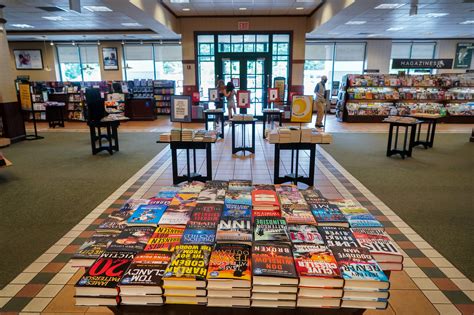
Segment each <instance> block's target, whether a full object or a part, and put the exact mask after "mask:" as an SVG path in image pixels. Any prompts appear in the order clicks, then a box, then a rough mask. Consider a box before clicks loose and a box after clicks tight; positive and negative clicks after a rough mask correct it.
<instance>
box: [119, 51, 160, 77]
mask: <svg viewBox="0 0 474 315" xmlns="http://www.w3.org/2000/svg"><path fill="white" fill-rule="evenodd" d="M124 55H125V78H126V80H136V79H138V80H140V79H152V80H153V79H155V69H154V63H153V46H152V45H151V44H149V45H125V46H124Z"/></svg>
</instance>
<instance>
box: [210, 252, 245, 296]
mask: <svg viewBox="0 0 474 315" xmlns="http://www.w3.org/2000/svg"><path fill="white" fill-rule="evenodd" d="M251 249H252V248H251V246H250V245H246V244H226V243H222V244H216V247H215V248H214V250H213V251H212V254H211V258H210V261H209V268H208V272H207V280H208V281H213V280H228V279H233V280H242V281H245V282H246V283H247V284H243V285H239V287H250V286H251V281H252V273H251V269H250V256H251V255H250V253H251ZM231 287H232V286H231Z"/></svg>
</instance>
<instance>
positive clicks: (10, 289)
mask: <svg viewBox="0 0 474 315" xmlns="http://www.w3.org/2000/svg"><path fill="white" fill-rule="evenodd" d="M24 286H25V285H24V284H7V285H6V286H5V287H4V288H3V289H1V290H0V297H12V296H15V294H17V293H18V292H19V291H20V290H21V289H22V288H23V287H24Z"/></svg>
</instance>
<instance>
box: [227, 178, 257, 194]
mask: <svg viewBox="0 0 474 315" xmlns="http://www.w3.org/2000/svg"><path fill="white" fill-rule="evenodd" d="M252 189H253V188H252V181H251V180H245V179H242V180H240V179H232V180H230V181H229V186H228V188H227V190H228V191H247V192H251V191H252Z"/></svg>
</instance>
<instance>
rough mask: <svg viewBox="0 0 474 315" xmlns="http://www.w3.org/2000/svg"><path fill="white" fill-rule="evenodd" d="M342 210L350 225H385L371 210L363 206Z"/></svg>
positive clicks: (362, 226) (358, 226) (356, 226)
mask: <svg viewBox="0 0 474 315" xmlns="http://www.w3.org/2000/svg"><path fill="white" fill-rule="evenodd" d="M341 212H342V213H343V214H344V215H345V216H346V218H347V221H348V222H349V225H350V227H353V228H364V227H383V225H382V224H381V223H380V222H379V221H378V220H377V219H376V218H375V217H374V216H373V215H372V214H370V213H369V210H367V209H366V208H362V207H346V208H341Z"/></svg>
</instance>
